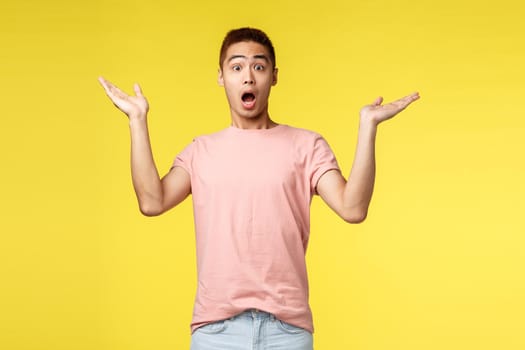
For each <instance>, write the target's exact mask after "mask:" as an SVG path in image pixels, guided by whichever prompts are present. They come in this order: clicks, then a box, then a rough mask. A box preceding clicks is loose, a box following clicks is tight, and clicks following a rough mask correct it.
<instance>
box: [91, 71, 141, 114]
mask: <svg viewBox="0 0 525 350" xmlns="http://www.w3.org/2000/svg"><path fill="white" fill-rule="evenodd" d="M98 81H99V82H100V84H101V85H102V87H103V88H104V90H105V91H106V94H107V95H108V97H109V98H110V99H111V101H112V102H113V104H114V105H115V106H116V107H117V108H118V109H120V110H121V111H122V112H124V113H125V114H126V115H127V116H128V118H129V119H130V120H131V119H135V118H137V119H144V118H146V115H147V113H148V110H149V105H148V101H147V100H146V98H145V97H144V95H142V90H141V89H140V86H139V84H134V85H133V90H134V91H135V96H130V95H128V94H126V93H125V92H123V91H122V90H120V89H119V88H118V87H116V86H115V85H113V84H112V83H110V82H109V81H107V80H106V79H104V78H103V77H99V78H98Z"/></svg>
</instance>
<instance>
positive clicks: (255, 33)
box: [219, 27, 275, 69]
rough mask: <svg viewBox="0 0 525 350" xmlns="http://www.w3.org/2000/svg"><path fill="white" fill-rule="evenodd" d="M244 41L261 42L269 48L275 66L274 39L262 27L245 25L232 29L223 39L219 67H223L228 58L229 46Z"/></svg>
mask: <svg viewBox="0 0 525 350" xmlns="http://www.w3.org/2000/svg"><path fill="white" fill-rule="evenodd" d="M242 41H254V42H256V43H259V44H261V45H263V46H264V47H266V48H267V49H268V52H269V54H270V57H269V58H270V61H271V62H272V66H273V67H272V68H275V50H274V48H273V44H272V41H271V40H270V38H269V37H268V35H266V33H264V32H263V31H262V30H260V29H256V28H250V27H243V28H238V29H232V30H230V31H229V32H228V33H227V34H226V36H225V37H224V40H223V41H222V45H221V52H220V55H219V67H220V68H221V69H222V63H223V62H224V60H225V59H226V57H225V56H226V51H227V50H228V48H229V47H230V46H231V45H233V44H236V43H238V42H242Z"/></svg>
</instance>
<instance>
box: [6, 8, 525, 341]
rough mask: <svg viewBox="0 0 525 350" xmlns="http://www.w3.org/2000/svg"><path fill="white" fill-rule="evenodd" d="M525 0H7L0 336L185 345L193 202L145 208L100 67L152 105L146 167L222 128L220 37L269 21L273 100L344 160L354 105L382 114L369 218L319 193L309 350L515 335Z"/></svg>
mask: <svg viewBox="0 0 525 350" xmlns="http://www.w3.org/2000/svg"><path fill="white" fill-rule="evenodd" d="M524 9H525V5H523V2H522V1H518V0H515V1H512V0H500V1H491V2H488V1H480V0H476V1H474V0H469V1H458V0H454V1H452V0H444V1H431V0H420V1H408V0H399V1H392V2H389V1H386V0H382V1H342V0H339V1H336V0H324V1H320V2H318V1H285V0H280V1H273V0H268V1H262V2H249V1H237V0H236V1H194V2H190V1H185V2H181V1H119V0H115V1H82V2H80V1H78V2H75V1H65V0H64V1H59V0H55V1H35V0H33V1H15V0H3V1H2V2H1V4H0V33H1V45H0V63H1V64H0V106H1V117H0V152H1V160H2V164H1V172H0V190H1V192H0V193H1V198H2V199H1V201H0V215H1V220H0V231H1V234H0V348H1V349H9V350H19V349H31V350H37V349H38V350H40V349H49V350H61V349H90V350H91V349H97V350H104V349H107V350H120V349H126V350H139V349H144V350H146V349H156V350H167V349H188V348H189V341H190V335H189V323H190V319H191V311H192V307H193V297H194V292H195V285H196V284H195V280H196V276H195V274H196V271H195V252H194V243H195V242H194V236H193V218H192V212H191V200H188V201H186V202H184V203H183V204H182V205H181V206H180V207H177V208H175V209H174V210H172V211H171V212H169V213H167V214H165V215H163V216H161V217H157V218H146V217H143V216H141V215H140V213H139V211H138V207H137V204H136V199H135V195H134V192H133V189H132V185H131V179H130V170H129V129H128V124H127V120H126V117H125V116H124V115H123V114H121V113H120V112H119V111H117V110H116V109H115V108H114V107H113V106H112V105H111V102H110V101H109V100H108V99H107V97H106V96H105V94H104V92H103V90H102V88H101V87H100V86H99V85H98V82H97V77H98V76H99V75H104V76H105V77H107V78H108V79H109V80H111V81H113V82H115V83H116V84H117V85H119V86H121V87H123V88H124V89H126V90H127V91H131V86H132V83H133V82H135V81H138V82H140V83H141V85H142V87H143V90H144V93H145V94H146V96H147V97H148V99H149V102H150V104H151V112H150V116H149V123H150V134H151V139H152V146H153V151H154V155H155V159H156V162H157V165H158V168H159V171H160V172H161V173H162V174H164V173H165V172H166V171H167V170H168V169H169V167H170V165H171V162H172V161H173V158H174V156H175V155H176V154H177V153H178V152H179V151H180V150H181V149H182V148H183V147H184V146H185V145H186V144H188V143H189V142H190V141H191V139H192V138H193V137H194V136H196V135H200V134H204V133H209V132H212V131H216V130H219V129H221V128H223V127H225V126H227V125H228V123H229V113H228V108H227V103H226V99H225V96H224V92H223V91H222V90H221V88H220V87H218V86H217V84H216V73H217V56H218V50H219V46H220V42H221V40H222V38H223V36H224V34H225V33H226V31H227V30H229V29H231V28H235V27H239V26H245V25H250V26H255V27H260V28H262V29H264V30H265V31H266V32H267V33H268V34H269V35H270V37H271V38H272V40H273V42H274V44H275V47H276V51H277V64H278V67H279V68H280V77H279V78H280V81H279V83H278V84H277V86H276V87H275V88H274V90H273V91H272V98H271V100H270V113H271V115H272V117H273V118H274V119H275V120H276V121H278V122H281V123H286V124H290V125H295V126H300V127H304V128H309V129H313V130H316V131H318V132H320V133H321V134H323V135H324V136H325V138H326V139H327V140H328V142H329V143H330V145H331V146H332V148H333V150H334V151H335V153H336V155H337V157H338V160H339V163H340V165H341V167H342V169H343V171H344V173H345V174H347V173H348V172H349V170H350V166H351V163H352V159H353V153H354V149H355V142H356V136H357V125H358V117H357V116H358V111H359V109H360V107H361V106H362V105H364V104H366V103H370V102H372V101H373V100H374V99H375V97H376V96H378V95H383V96H384V97H385V100H386V101H390V100H392V99H395V98H398V97H401V96H403V95H405V94H408V93H410V92H412V91H414V90H417V91H420V93H421V96H422V98H421V100H419V101H418V102H417V103H416V104H414V105H413V106H411V107H410V108H409V109H407V110H406V111H404V112H403V113H402V114H401V115H399V116H398V117H397V118H396V119H395V120H391V121H388V122H386V123H385V124H384V125H382V126H381V127H380V130H379V135H378V146H377V160H378V176H377V182H376V191H375V194H374V199H373V203H372V206H371V210H370V214H369V217H368V219H367V221H366V222H365V223H363V224H361V225H348V224H345V223H344V222H343V221H342V220H340V219H339V218H338V217H336V215H335V214H333V213H332V212H330V210H329V209H328V208H327V207H326V206H325V205H324V203H322V201H321V200H320V199H319V198H316V199H315V200H314V202H313V204H312V235H311V241H310V246H309V249H308V253H307V260H308V266H309V272H310V285H311V305H312V309H313V312H314V321H315V326H316V332H315V335H314V338H315V348H316V349H321V350H326V349H355V350H387V349H388V350H391V349H403V350H412V349H414V350H415V349H418V350H420V349H426V350H430V349H440V350H441V349H477V350H481V349H505V350H514V349H524V348H525V335H524V334H525V332H524V331H525V316H524V315H525V274H524V268H525V236H524V233H525V224H524V220H523V216H524V215H525V200H524V197H525V186H524V184H523V180H524V179H525V166H524V150H525V135H524V132H525V120H524V117H525V115H524V112H523V96H524V95H525V87H524V86H525V85H524V83H523V82H524V80H525V69H524V68H523V65H524V62H525V45H523V42H524V41H523V39H524V34H525V26H524V25H523V24H522V23H523V15H524V13H525V11H524Z"/></svg>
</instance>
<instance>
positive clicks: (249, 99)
mask: <svg viewBox="0 0 525 350" xmlns="http://www.w3.org/2000/svg"><path fill="white" fill-rule="evenodd" d="M241 98H242V102H252V101H253V100H255V95H254V94H252V93H251V92H246V93H244V94H242V97H241Z"/></svg>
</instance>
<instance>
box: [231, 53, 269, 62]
mask: <svg viewBox="0 0 525 350" xmlns="http://www.w3.org/2000/svg"><path fill="white" fill-rule="evenodd" d="M236 58H244V59H246V58H247V57H246V56H244V55H233V56H230V58H228V62H230V61H231V60H234V59H236ZM253 58H256V59H263V60H265V61H266V62H270V59H269V58H268V57H267V56H266V55H263V54H260V55H254V56H253Z"/></svg>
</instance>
